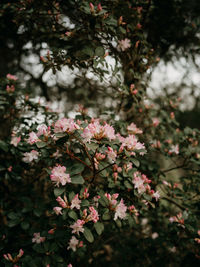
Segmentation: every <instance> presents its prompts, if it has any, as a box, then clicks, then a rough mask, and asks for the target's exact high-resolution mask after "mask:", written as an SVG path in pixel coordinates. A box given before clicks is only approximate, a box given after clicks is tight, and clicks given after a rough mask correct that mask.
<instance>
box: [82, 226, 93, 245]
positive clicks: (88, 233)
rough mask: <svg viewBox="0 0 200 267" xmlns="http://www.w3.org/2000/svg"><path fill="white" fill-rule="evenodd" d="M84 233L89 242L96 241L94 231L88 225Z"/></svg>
mask: <svg viewBox="0 0 200 267" xmlns="http://www.w3.org/2000/svg"><path fill="white" fill-rule="evenodd" d="M83 235H84V236H85V238H86V239H87V241H88V242H90V243H92V242H93V241H94V236H93V234H92V232H91V231H90V230H89V229H88V228H86V227H85V228H84V232H83Z"/></svg>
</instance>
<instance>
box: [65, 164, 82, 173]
mask: <svg viewBox="0 0 200 267" xmlns="http://www.w3.org/2000/svg"><path fill="white" fill-rule="evenodd" d="M84 168H85V167H84V165H83V164H79V163H76V164H74V165H73V166H72V167H71V168H70V171H69V172H70V175H74V174H78V173H81V172H82V171H83V170H84Z"/></svg>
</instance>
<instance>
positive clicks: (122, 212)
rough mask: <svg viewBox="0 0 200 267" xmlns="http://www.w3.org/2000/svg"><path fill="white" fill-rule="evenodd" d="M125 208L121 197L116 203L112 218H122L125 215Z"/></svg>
mask: <svg viewBox="0 0 200 267" xmlns="http://www.w3.org/2000/svg"><path fill="white" fill-rule="evenodd" d="M126 210H127V207H126V205H124V201H123V199H121V201H120V202H119V204H118V205H117V207H116V209H115V217H114V220H115V221H116V220H117V218H118V217H119V218H120V219H124V218H125V217H126Z"/></svg>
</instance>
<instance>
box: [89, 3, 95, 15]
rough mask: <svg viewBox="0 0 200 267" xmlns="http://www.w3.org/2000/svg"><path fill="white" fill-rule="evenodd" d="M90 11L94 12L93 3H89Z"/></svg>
mask: <svg viewBox="0 0 200 267" xmlns="http://www.w3.org/2000/svg"><path fill="white" fill-rule="evenodd" d="M90 11H91V12H92V13H93V12H94V5H93V4H92V3H90Z"/></svg>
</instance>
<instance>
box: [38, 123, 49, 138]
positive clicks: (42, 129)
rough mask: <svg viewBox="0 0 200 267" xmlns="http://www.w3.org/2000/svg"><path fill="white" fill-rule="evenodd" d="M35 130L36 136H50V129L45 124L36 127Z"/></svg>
mask: <svg viewBox="0 0 200 267" xmlns="http://www.w3.org/2000/svg"><path fill="white" fill-rule="evenodd" d="M37 130H38V132H37V136H41V135H49V134H50V127H47V126H46V125H45V124H42V125H39V126H38V127H37Z"/></svg>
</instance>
